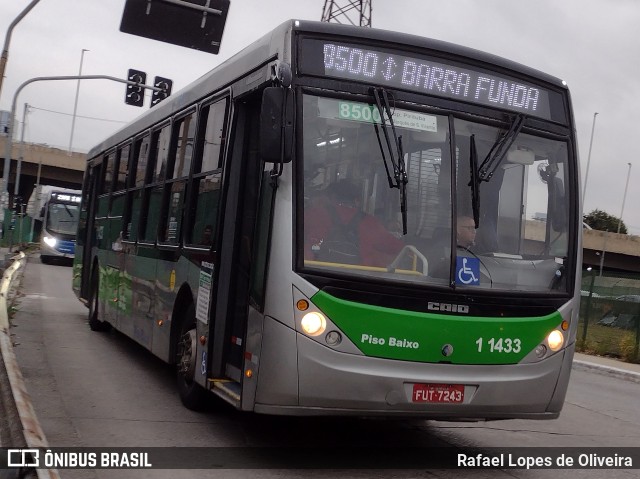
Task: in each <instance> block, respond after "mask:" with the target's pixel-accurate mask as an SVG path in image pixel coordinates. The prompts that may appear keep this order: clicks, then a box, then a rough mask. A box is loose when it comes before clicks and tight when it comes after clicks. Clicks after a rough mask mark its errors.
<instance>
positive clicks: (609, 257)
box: [526, 220, 640, 272]
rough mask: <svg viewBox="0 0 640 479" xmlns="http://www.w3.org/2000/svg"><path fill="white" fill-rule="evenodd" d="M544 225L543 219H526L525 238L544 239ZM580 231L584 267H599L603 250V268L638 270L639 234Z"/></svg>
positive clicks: (639, 270)
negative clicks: (581, 233)
mask: <svg viewBox="0 0 640 479" xmlns="http://www.w3.org/2000/svg"><path fill="white" fill-rule="evenodd" d="M545 227H546V224H545V223H544V222H543V221H534V220H528V221H527V224H526V232H527V240H529V241H531V242H535V243H539V242H542V241H544V235H545ZM582 232H583V235H582V254H583V260H582V263H583V265H584V267H585V268H586V267H588V266H591V267H592V268H594V269H596V270H597V269H599V268H600V258H601V257H602V252H603V251H605V254H604V264H603V269H606V270H618V271H627V272H640V236H634V235H623V234H617V233H607V232H605V231H597V230H586V229H585V230H582ZM537 250H538V251H539V249H537ZM534 251H536V249H535V247H534Z"/></svg>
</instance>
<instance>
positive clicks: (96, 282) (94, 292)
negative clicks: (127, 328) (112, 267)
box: [89, 266, 111, 331]
mask: <svg viewBox="0 0 640 479" xmlns="http://www.w3.org/2000/svg"><path fill="white" fill-rule="evenodd" d="M99 287H100V279H99V276H98V267H97V266H96V267H95V269H94V270H93V274H92V275H91V288H90V290H89V327H90V328H91V330H92V331H109V330H110V329H111V325H110V324H109V323H106V322H104V321H100V319H99V316H98V311H99V309H98V291H99V289H100V288H99Z"/></svg>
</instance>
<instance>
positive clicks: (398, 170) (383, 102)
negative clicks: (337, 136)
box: [371, 88, 409, 235]
mask: <svg viewBox="0 0 640 479" xmlns="http://www.w3.org/2000/svg"><path fill="white" fill-rule="evenodd" d="M371 90H372V93H373V98H374V99H375V101H376V106H377V107H378V111H379V112H380V122H381V125H382V132H383V133H384V138H385V142H386V145H387V150H388V151H389V161H390V162H391V169H392V170H393V177H392V176H391V171H390V168H389V164H388V163H387V157H386V155H385V154H384V146H383V145H382V139H381V138H380V132H379V131H378V124H377V123H376V122H375V121H374V122H373V126H374V128H375V131H376V136H377V137H378V145H379V146H380V153H381V154H382V162H383V163H384V169H385V171H386V172H387V180H388V181H389V188H398V189H399V190H400V213H401V214H402V234H405V235H406V234H407V183H408V182H409V180H408V178H407V170H406V167H405V164H404V151H403V148H402V135H400V136H398V134H397V132H396V126H395V124H394V123H393V117H392V115H391V108H390V107H389V95H388V94H387V91H386V90H385V89H384V88H371ZM387 118H388V119H389V125H391V131H392V133H393V139H394V140H395V141H394V143H395V148H394V145H392V142H391V136H390V135H389V129H388V128H387V120H386V119H387ZM396 154H397V158H396Z"/></svg>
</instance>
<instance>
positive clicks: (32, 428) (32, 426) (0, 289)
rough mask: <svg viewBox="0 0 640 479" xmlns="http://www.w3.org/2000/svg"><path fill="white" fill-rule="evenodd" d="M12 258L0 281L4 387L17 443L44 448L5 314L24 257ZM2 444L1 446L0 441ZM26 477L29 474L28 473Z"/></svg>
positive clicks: (40, 473) (53, 477) (51, 475)
mask: <svg viewBox="0 0 640 479" xmlns="http://www.w3.org/2000/svg"><path fill="white" fill-rule="evenodd" d="M12 260H13V263H12V264H11V265H10V266H8V267H7V268H6V270H5V272H4V275H3V277H2V282H1V284H0V361H2V363H3V366H4V370H5V371H6V376H7V379H8V382H9V384H8V386H9V389H10V391H11V392H10V398H11V399H12V400H13V404H10V405H9V406H11V407H15V411H17V416H18V422H19V425H18V426H17V427H18V429H19V428H21V429H22V430H21V431H19V432H20V434H21V437H20V442H22V439H23V438H24V442H25V443H26V445H27V447H28V448H45V447H48V444H47V439H46V437H45V435H44V432H43V431H42V427H41V426H40V423H39V422H38V418H37V416H36V413H35V411H34V409H33V405H32V404H31V397H30V396H29V393H28V392H27V388H26V386H25V384H24V379H23V377H22V372H21V371H20V367H19V365H18V361H17V359H16V356H15V354H14V351H13V342H12V339H11V330H10V327H11V325H10V322H9V317H8V306H9V304H10V301H9V300H10V298H9V296H10V289H11V287H12V285H13V284H15V283H14V282H15V281H16V279H17V278H19V274H20V270H21V269H22V268H24V266H25V264H26V262H27V257H26V255H25V254H24V253H19V254H17V255H16V256H14V257H13V258H12ZM3 387H4V385H3ZM2 446H3V447H5V445H4V444H3V445H2ZM18 472H19V473H20V474H21V475H20V476H19V477H27V476H24V475H22V474H23V473H27V474H31V473H32V472H33V471H32V470H30V469H29V470H27V471H22V470H20V471H18ZM35 473H36V475H37V477H38V479H60V475H59V474H58V471H57V470H56V469H36V470H35ZM5 477H7V476H5ZM28 477H32V476H31V475H29V476H28Z"/></svg>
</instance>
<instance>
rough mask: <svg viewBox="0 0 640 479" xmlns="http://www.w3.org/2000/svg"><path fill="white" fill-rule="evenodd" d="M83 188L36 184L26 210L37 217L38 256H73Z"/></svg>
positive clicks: (45, 257)
mask: <svg viewBox="0 0 640 479" xmlns="http://www.w3.org/2000/svg"><path fill="white" fill-rule="evenodd" d="M81 193H82V191H80V190H73V189H69V188H59V187H57V186H52V185H39V186H37V187H36V188H35V189H34V190H33V193H32V195H31V198H30V199H29V203H28V205H29V206H28V207H27V212H28V213H30V216H31V217H32V218H33V220H34V224H35V221H38V220H39V221H40V222H41V226H40V234H39V238H40V240H39V243H40V260H41V261H42V262H43V263H50V262H51V261H52V260H54V259H68V260H73V258H74V255H75V247H76V233H77V230H78V218H79V213H80V197H81Z"/></svg>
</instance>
